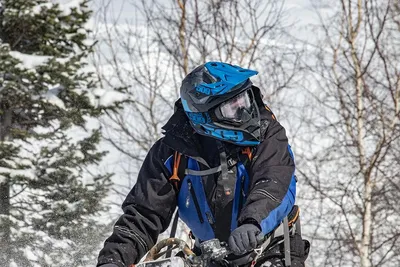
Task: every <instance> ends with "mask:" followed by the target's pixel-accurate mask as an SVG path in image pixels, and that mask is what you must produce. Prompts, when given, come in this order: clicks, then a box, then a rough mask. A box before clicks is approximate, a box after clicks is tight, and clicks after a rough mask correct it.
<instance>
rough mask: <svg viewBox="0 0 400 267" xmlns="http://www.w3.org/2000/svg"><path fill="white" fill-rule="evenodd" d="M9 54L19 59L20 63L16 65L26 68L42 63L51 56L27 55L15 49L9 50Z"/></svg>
mask: <svg viewBox="0 0 400 267" xmlns="http://www.w3.org/2000/svg"><path fill="white" fill-rule="evenodd" d="M10 55H11V56H12V57H13V58H16V59H18V60H19V61H21V63H20V64H18V65H17V67H20V68H27V69H33V68H36V67H37V66H40V65H43V64H45V63H46V62H47V61H48V60H49V59H51V57H49V56H37V55H27V54H23V53H20V52H17V51H10Z"/></svg>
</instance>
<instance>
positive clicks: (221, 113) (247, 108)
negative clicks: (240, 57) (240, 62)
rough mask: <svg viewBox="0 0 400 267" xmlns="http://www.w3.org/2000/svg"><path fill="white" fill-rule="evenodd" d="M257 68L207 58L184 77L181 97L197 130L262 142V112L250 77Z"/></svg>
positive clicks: (227, 138) (240, 141) (239, 140)
mask: <svg viewBox="0 0 400 267" xmlns="http://www.w3.org/2000/svg"><path fill="white" fill-rule="evenodd" d="M257 74H258V72H257V71H254V70H250V69H244V68H241V67H239V66H234V65H231V64H227V63H222V62H207V63H205V64H203V65H201V66H199V67H197V68H196V69H194V70H193V71H192V72H191V73H189V74H188V75H187V76H186V77H185V79H183V81H182V86H181V101H182V105H183V108H184V110H185V112H186V115H187V116H188V118H189V121H190V123H191V125H192V126H193V128H194V129H195V130H196V132H197V133H199V134H202V135H206V136H211V137H213V138H217V139H220V140H223V141H227V142H231V143H234V144H236V145H243V146H251V145H257V144H259V143H260V135H261V134H260V115H259V110H258V107H257V103H256V101H255V99H254V94H253V91H252V90H251V89H252V82H251V81H250V79H249V78H250V77H252V76H254V75H257Z"/></svg>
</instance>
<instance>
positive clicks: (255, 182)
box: [98, 101, 295, 267]
mask: <svg viewBox="0 0 400 267" xmlns="http://www.w3.org/2000/svg"><path fill="white" fill-rule="evenodd" d="M260 113H261V120H262V125H263V133H264V134H263V136H264V140H263V141H262V142H261V143H260V145H258V146H257V147H256V149H255V151H253V153H254V154H253V158H252V160H251V162H250V164H248V168H247V170H248V174H249V177H250V187H249V195H248V197H247V200H246V202H245V203H244V204H243V208H242V209H241V211H240V214H239V217H238V225H240V224H243V223H244V222H247V221H251V222H253V223H258V224H261V221H262V220H263V219H264V218H266V217H267V216H268V215H269V213H270V212H271V211H273V210H274V209H276V208H277V207H278V206H279V205H280V204H281V202H282V200H283V199H284V197H285V196H286V195H287V194H288V189H289V186H290V184H291V182H292V179H293V175H294V169H295V167H294V160H293V159H292V157H291V155H290V152H289V150H288V140H287V137H286V133H285V129H284V128H283V127H282V126H281V125H280V124H279V122H278V121H276V120H275V117H274V116H273V114H272V112H270V111H269V110H268V109H265V108H264V107H260ZM163 129H164V130H165V136H164V137H163V138H161V139H160V140H158V141H157V142H156V143H155V144H154V145H153V147H152V148H151V149H150V151H149V153H148V155H147V156H146V159H145V161H144V162H143V165H142V167H141V169H140V172H139V175H138V179H137V183H136V184H135V186H134V187H133V188H132V190H131V192H130V193H129V194H128V196H127V197H126V199H125V201H124V203H123V204H122V209H123V212H124V214H123V215H122V216H121V217H120V218H119V219H118V221H117V222H116V223H115V226H114V231H113V233H112V235H111V236H110V237H109V238H108V239H107V240H106V241H105V244H104V248H103V249H102V250H101V252H100V255H99V258H98V266H100V265H103V264H106V263H114V264H116V265H118V266H120V267H124V266H129V265H130V264H133V263H137V262H138V261H139V260H140V259H141V257H143V256H144V254H145V253H146V252H147V251H148V250H149V249H150V248H151V247H152V246H153V245H154V244H155V243H156V241H157V238H158V235H159V234H160V233H162V232H163V231H165V230H166V229H167V228H168V226H169V224H170V221H171V217H172V215H173V213H174V211H175V209H176V206H177V193H178V192H177V190H176V189H175V188H174V186H173V185H172V184H171V183H170V182H169V181H168V178H169V177H170V176H171V173H170V172H169V171H168V169H167V168H166V166H165V165H164V163H165V161H166V160H167V159H168V158H169V157H170V156H171V155H172V154H173V153H174V151H178V152H180V153H182V154H183V155H186V156H189V157H191V158H194V159H196V160H198V161H199V162H204V161H205V162H204V165H205V164H207V165H209V167H213V166H217V165H218V164H219V153H218V146H217V143H216V142H217V141H216V140H215V139H213V138H210V137H205V136H201V135H198V134H196V133H195V132H194V131H193V129H192V127H191V126H190V124H189V121H188V119H187V117H186V115H185V113H184V111H183V109H182V107H181V105H180V102H179V101H178V102H177V110H176V111H175V113H174V115H173V116H172V117H171V118H170V120H169V121H168V123H167V124H166V125H165V126H164V127H163ZM225 145H226V150H227V151H228V154H230V155H234V154H235V153H233V152H232V151H236V149H237V148H238V147H237V146H234V145H232V144H225ZM202 167H204V168H205V166H202ZM203 179H204V182H205V191H206V196H207V199H208V201H209V204H210V208H211V210H212V212H213V214H214V216H215V219H216V229H215V235H216V237H218V238H220V239H223V240H226V239H227V237H228V236H229V226H228V225H229V224H228V223H230V220H229V222H228V221H227V220H226V218H228V217H229V216H226V212H219V211H221V210H224V211H226V210H227V209H231V204H232V201H231V199H230V198H229V197H226V196H224V194H221V192H220V190H219V188H218V185H217V184H216V181H217V178H216V177H203ZM227 212H229V211H227ZM227 229H228V232H227Z"/></svg>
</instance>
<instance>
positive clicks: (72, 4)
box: [53, 0, 83, 16]
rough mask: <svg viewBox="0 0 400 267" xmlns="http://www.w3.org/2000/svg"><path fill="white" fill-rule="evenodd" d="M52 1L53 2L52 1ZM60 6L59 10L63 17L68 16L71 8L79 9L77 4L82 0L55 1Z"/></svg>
mask: <svg viewBox="0 0 400 267" xmlns="http://www.w3.org/2000/svg"><path fill="white" fill-rule="evenodd" d="M53 1H54V0H53ZM54 2H57V3H59V4H60V9H61V10H62V12H63V14H64V15H66V16H67V15H69V14H70V13H71V9H72V8H79V4H80V3H82V2H83V1H82V0H55V1H54Z"/></svg>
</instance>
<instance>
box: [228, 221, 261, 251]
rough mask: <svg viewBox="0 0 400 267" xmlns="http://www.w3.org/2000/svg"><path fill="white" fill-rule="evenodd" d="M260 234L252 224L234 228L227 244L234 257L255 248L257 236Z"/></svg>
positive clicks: (257, 228) (258, 229)
mask: <svg viewBox="0 0 400 267" xmlns="http://www.w3.org/2000/svg"><path fill="white" fill-rule="evenodd" d="M260 233H261V230H260V228H259V227H257V226H256V225H254V224H243V225H242V226H240V227H238V228H236V229H235V230H233V232H232V233H231V236H230V237H229V240H228V244H229V247H230V249H231V251H232V252H233V253H234V254H235V255H242V254H244V253H246V252H248V251H250V250H253V249H255V248H257V245H258V242H259V241H258V240H257V236H258V235H259V234H260Z"/></svg>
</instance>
